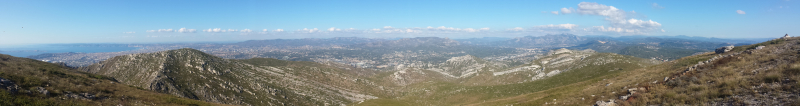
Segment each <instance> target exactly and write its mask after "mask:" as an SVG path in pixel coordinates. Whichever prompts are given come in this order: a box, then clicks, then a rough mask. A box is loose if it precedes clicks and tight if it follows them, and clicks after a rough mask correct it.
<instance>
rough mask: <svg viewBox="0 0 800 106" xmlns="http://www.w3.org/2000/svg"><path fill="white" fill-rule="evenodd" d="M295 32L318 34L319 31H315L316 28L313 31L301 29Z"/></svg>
mask: <svg viewBox="0 0 800 106" xmlns="http://www.w3.org/2000/svg"><path fill="white" fill-rule="evenodd" d="M295 32H296V33H316V32H319V29H317V28H314V29H308V28H303V29H301V30H297V31H295Z"/></svg>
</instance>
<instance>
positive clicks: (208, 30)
mask: <svg viewBox="0 0 800 106" xmlns="http://www.w3.org/2000/svg"><path fill="white" fill-rule="evenodd" d="M203 32H214V33H217V32H225V30H222V29H221V28H214V29H211V28H209V29H204V30H203Z"/></svg>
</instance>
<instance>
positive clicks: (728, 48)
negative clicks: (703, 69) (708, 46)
mask: <svg viewBox="0 0 800 106" xmlns="http://www.w3.org/2000/svg"><path fill="white" fill-rule="evenodd" d="M732 49H733V46H725V47H720V48H717V50H714V52H715V53H717V54H721V53H725V52H728V51H731V50H732Z"/></svg>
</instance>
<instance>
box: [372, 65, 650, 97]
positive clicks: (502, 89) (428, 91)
mask: <svg viewBox="0 0 800 106" xmlns="http://www.w3.org/2000/svg"><path fill="white" fill-rule="evenodd" d="M600 57H612V58H613V59H622V60H627V59H632V60H636V59H639V58H635V57H632V56H622V55H615V54H609V53H599V54H597V55H594V56H590V57H587V60H592V59H597V58H600ZM637 68H641V67H640V66H639V65H638V63H635V62H631V63H627V62H615V63H611V64H606V65H589V66H585V67H582V68H578V69H573V70H570V71H566V72H563V73H561V74H559V75H556V76H553V77H550V78H545V79H541V80H536V81H532V82H524V83H515V84H506V85H497V86H467V85H465V84H460V83H457V82H452V81H430V82H425V83H416V84H412V85H409V86H406V87H405V88H404V90H405V91H406V92H404V93H403V94H402V95H401V96H400V97H398V98H388V99H387V98H384V99H376V100H369V101H365V102H363V103H360V104H359V103H357V104H356V105H365V106H369V105H376V104H385V103H390V104H398V105H402V104H408V105H411V104H413V105H469V104H477V103H485V102H491V101H494V100H504V99H507V98H514V97H517V96H520V95H530V94H535V93H537V92H539V91H543V90H548V89H553V88H562V87H564V85H567V86H569V85H568V84H575V83H585V82H598V81H601V80H602V78H606V77H608V76H612V75H618V74H617V73H620V72H629V71H631V70H633V69H637ZM479 74H488V75H491V72H483V73H479ZM484 101H485V102H484ZM514 101H518V100H514ZM480 105H487V104H480ZM497 105H499V104H497Z"/></svg>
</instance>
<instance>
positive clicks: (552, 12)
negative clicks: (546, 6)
mask: <svg viewBox="0 0 800 106" xmlns="http://www.w3.org/2000/svg"><path fill="white" fill-rule="evenodd" d="M550 13H551V14H555V15H558V11H551V12H550Z"/></svg>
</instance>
